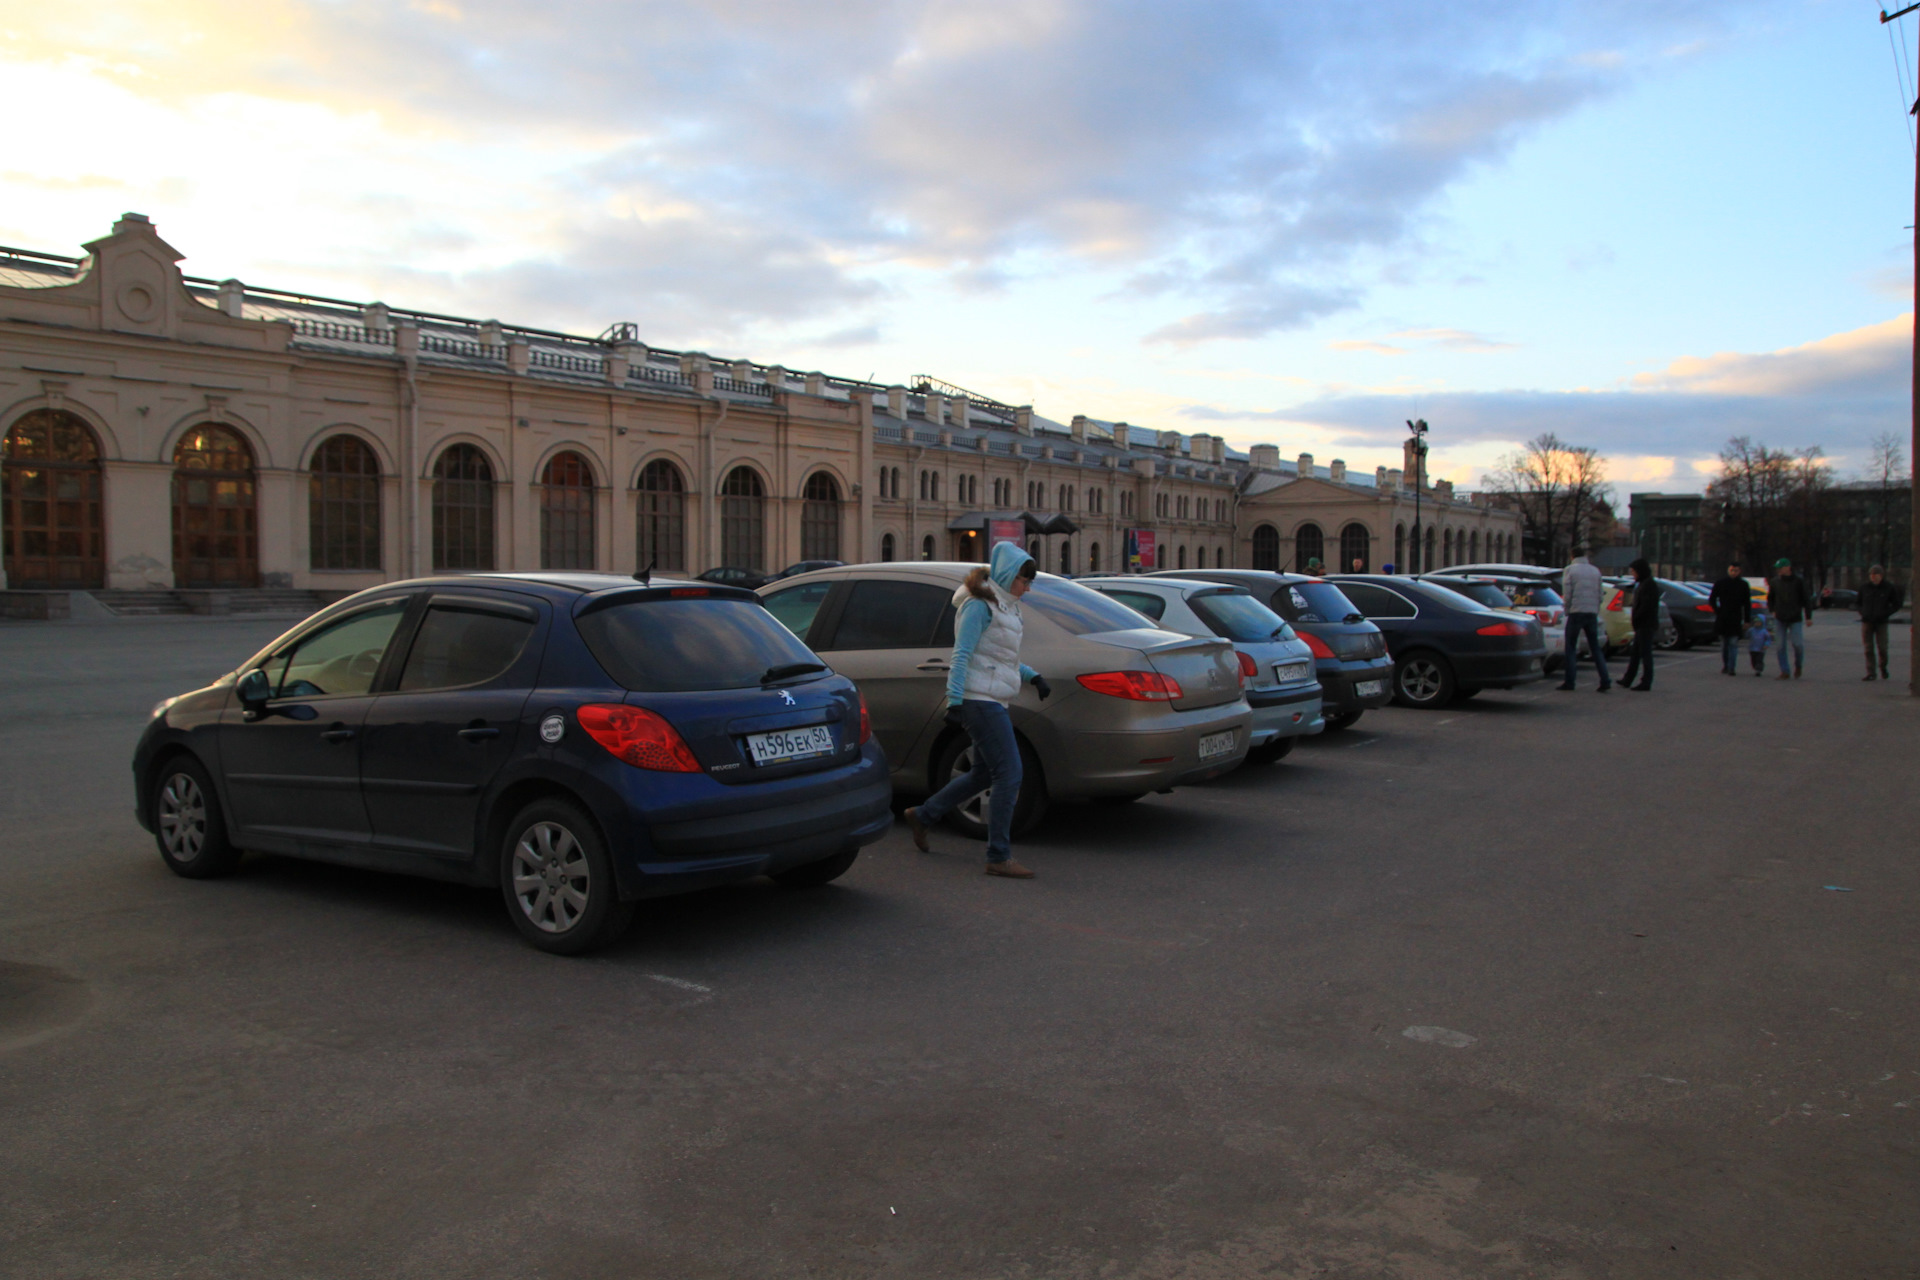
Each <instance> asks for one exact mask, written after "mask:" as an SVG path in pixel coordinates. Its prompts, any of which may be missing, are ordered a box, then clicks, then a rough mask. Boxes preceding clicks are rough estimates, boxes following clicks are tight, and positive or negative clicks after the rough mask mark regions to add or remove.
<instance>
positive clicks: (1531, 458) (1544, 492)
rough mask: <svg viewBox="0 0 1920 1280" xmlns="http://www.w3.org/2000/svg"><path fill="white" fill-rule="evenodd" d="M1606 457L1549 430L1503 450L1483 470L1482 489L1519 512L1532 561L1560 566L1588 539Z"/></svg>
mask: <svg viewBox="0 0 1920 1280" xmlns="http://www.w3.org/2000/svg"><path fill="white" fill-rule="evenodd" d="M1606 479H1607V461H1606V459H1605V458H1603V457H1601V456H1600V454H1599V452H1598V451H1597V450H1594V449H1589V448H1586V447H1584V446H1581V445H1571V444H1567V443H1566V442H1565V441H1563V440H1561V439H1560V437H1559V436H1557V435H1555V434H1554V433H1553V432H1551V431H1547V432H1543V433H1541V434H1540V435H1538V436H1536V437H1534V438H1533V439H1532V440H1529V441H1528V442H1527V444H1526V447H1525V448H1522V449H1520V450H1519V451H1517V452H1515V453H1511V454H1508V455H1507V456H1506V457H1505V458H1503V459H1501V461H1500V465H1499V466H1498V467H1497V468H1495V469H1494V470H1493V471H1490V472H1489V473H1488V474H1487V487H1488V488H1490V489H1491V490H1493V492H1495V493H1498V494H1503V495H1505V497H1506V498H1507V500H1508V502H1507V504H1506V505H1510V506H1512V507H1513V509H1514V510H1516V511H1518V512H1519V513H1520V530H1521V538H1522V541H1523V545H1524V546H1525V547H1526V549H1527V551H1528V553H1529V554H1530V556H1531V557H1532V558H1533V560H1534V562H1535V563H1537V564H1548V565H1555V564H1565V563H1566V562H1567V560H1568V558H1569V557H1570V556H1571V554H1572V551H1573V548H1574V547H1576V546H1582V545H1584V544H1585V543H1586V542H1587V540H1588V535H1589V532H1590V530H1589V525H1590V524H1591V523H1592V521H1593V517H1594V514H1595V512H1596V511H1598V510H1599V508H1600V507H1601V505H1602V504H1603V503H1607V502H1608V492H1607V483H1606Z"/></svg>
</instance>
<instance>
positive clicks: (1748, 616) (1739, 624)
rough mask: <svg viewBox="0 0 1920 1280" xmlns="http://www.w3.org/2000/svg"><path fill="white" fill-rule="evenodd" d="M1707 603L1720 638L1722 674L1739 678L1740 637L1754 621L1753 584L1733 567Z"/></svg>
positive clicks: (1709, 596) (1731, 566)
mask: <svg viewBox="0 0 1920 1280" xmlns="http://www.w3.org/2000/svg"><path fill="white" fill-rule="evenodd" d="M1707 603H1708V604H1709V605H1711V606H1713V634H1715V635H1717V636H1719V637H1720V670H1721V672H1722V673H1723V674H1725V675H1736V674H1738V673H1737V672H1736V671H1735V670H1734V665H1735V663H1737V662H1738V661H1739V653H1740V633H1741V632H1742V631H1744V630H1745V629H1746V627H1747V624H1748V623H1750V622H1751V621H1753V584H1752V583H1750V582H1748V581H1747V580H1746V579H1745V578H1743V577H1741V576H1740V566H1739V565H1737V564H1730V565H1728V566H1727V576H1726V577H1724V578H1722V579H1720V581H1718V582H1716V583H1714V584H1713V590H1711V591H1709V592H1708V593H1707Z"/></svg>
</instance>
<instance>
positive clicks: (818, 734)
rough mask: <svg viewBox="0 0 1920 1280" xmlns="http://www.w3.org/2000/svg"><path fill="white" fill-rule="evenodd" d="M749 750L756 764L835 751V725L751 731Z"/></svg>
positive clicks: (808, 757)
mask: <svg viewBox="0 0 1920 1280" xmlns="http://www.w3.org/2000/svg"><path fill="white" fill-rule="evenodd" d="M747 751H748V753H749V754H750V755H752V756H753V762H754V763H755V764H785V763H787V762H788V761H789V760H807V759H810V758H812V757H813V756H828V755H832V754H833V726H831V725H824V724H815V725H808V726H807V727H806V728H804V729H782V730H780V731H779V732H777V733H750V734H748V735H747Z"/></svg>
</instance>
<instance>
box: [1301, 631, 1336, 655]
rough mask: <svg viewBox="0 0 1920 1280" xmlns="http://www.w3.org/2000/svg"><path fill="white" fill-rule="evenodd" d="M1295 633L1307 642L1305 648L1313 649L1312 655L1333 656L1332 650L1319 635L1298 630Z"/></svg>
mask: <svg viewBox="0 0 1920 1280" xmlns="http://www.w3.org/2000/svg"><path fill="white" fill-rule="evenodd" d="M1295 634H1297V635H1298V636H1299V637H1300V638H1301V639H1302V640H1305V641H1306V642H1307V648H1309V649H1311V650H1313V656H1314V657H1316V658H1331V657H1332V656H1333V650H1332V649H1329V648H1328V647H1327V642H1326V641H1325V640H1322V639H1321V638H1320V637H1319V636H1317V635H1315V634H1313V632H1311V631H1300V632H1296V633H1295Z"/></svg>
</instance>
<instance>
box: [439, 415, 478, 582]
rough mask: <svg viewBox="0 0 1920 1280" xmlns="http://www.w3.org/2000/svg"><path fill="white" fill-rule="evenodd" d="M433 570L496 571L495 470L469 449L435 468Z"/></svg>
mask: <svg viewBox="0 0 1920 1280" xmlns="http://www.w3.org/2000/svg"><path fill="white" fill-rule="evenodd" d="M433 567H434V568H435V569H491V568H493V468H492V467H491V466H490V465H488V463H487V455H486V454H484V453H481V452H480V451H479V450H478V449H476V448H474V447H473V446H472V445H470V444H456V445H454V446H453V447H452V448H451V449H448V450H447V451H446V452H445V453H443V454H441V455H440V459H439V461H437V462H435V463H434V464H433Z"/></svg>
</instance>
